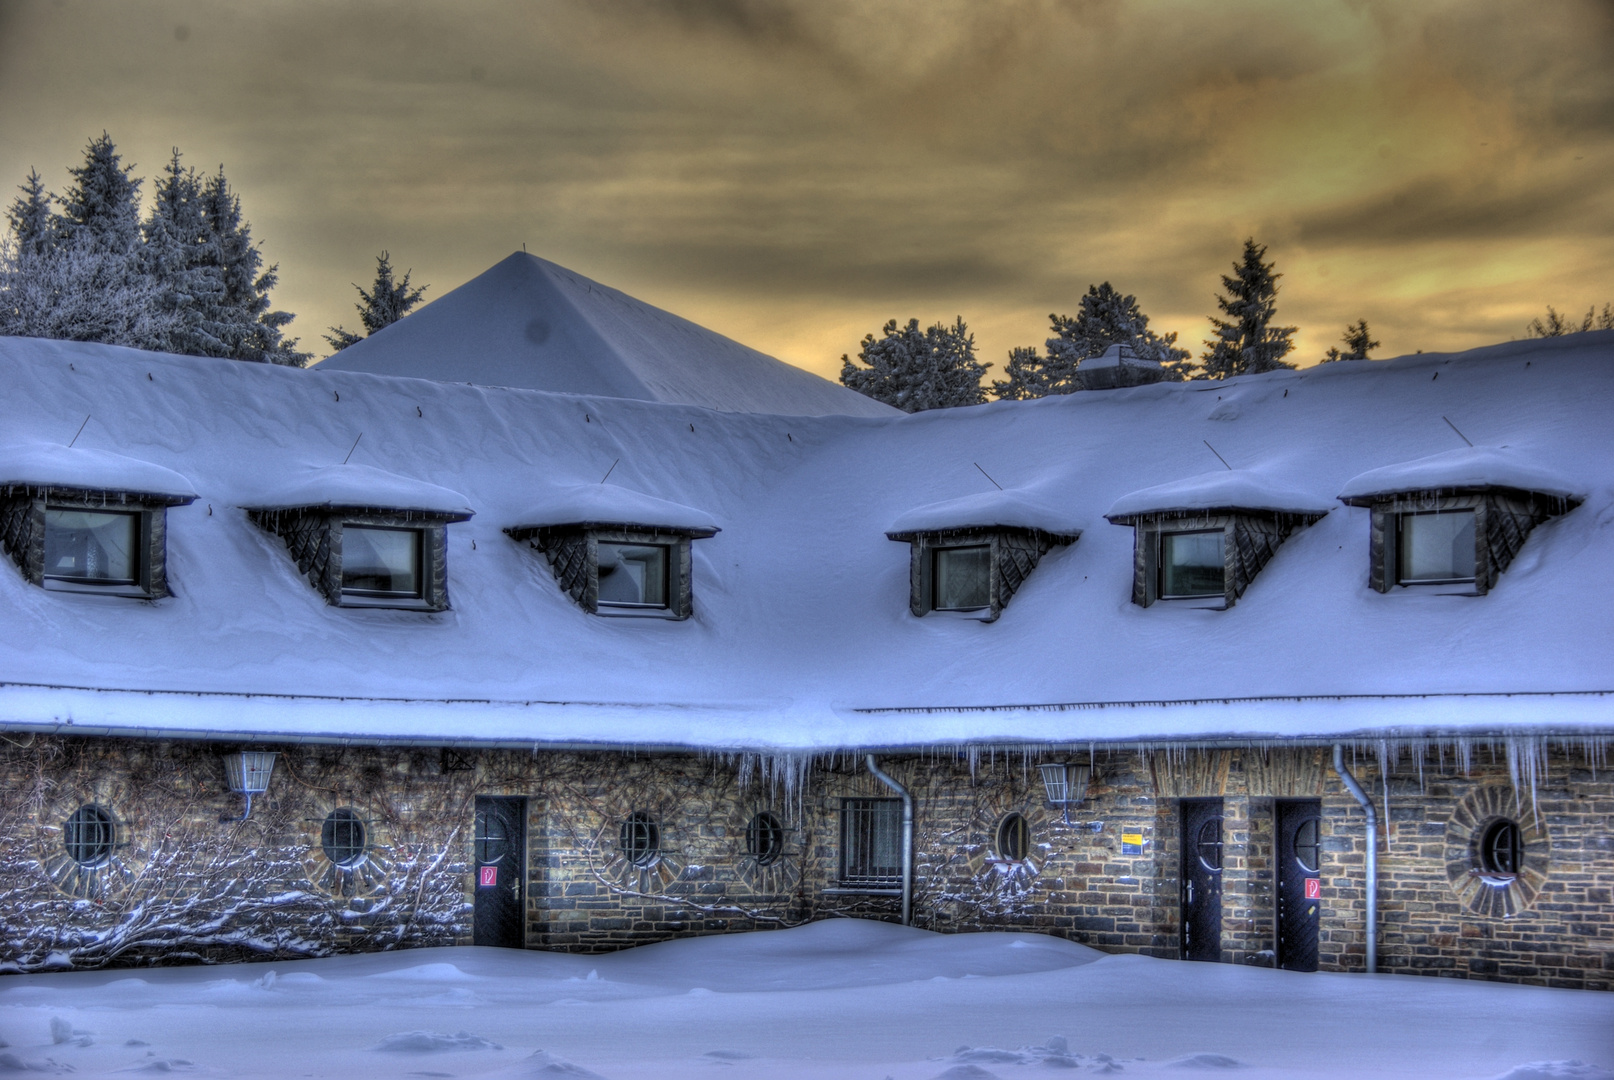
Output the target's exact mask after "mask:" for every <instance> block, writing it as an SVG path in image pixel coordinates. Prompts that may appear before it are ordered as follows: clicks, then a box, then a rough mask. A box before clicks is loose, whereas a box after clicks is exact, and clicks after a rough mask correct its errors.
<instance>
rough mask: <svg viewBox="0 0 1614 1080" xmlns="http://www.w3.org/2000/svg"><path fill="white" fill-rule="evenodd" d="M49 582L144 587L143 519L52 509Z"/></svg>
mask: <svg viewBox="0 0 1614 1080" xmlns="http://www.w3.org/2000/svg"><path fill="white" fill-rule="evenodd" d="M44 576H45V578H46V579H47V580H51V581H71V582H74V583H76V584H80V585H136V584H138V583H139V579H140V514H139V513H138V512H134V513H130V512H127V511H121V510H78V509H67V508H54V507H47V508H46V510H45V574H44Z"/></svg>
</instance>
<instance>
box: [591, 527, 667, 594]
mask: <svg viewBox="0 0 1614 1080" xmlns="http://www.w3.org/2000/svg"><path fill="white" fill-rule="evenodd" d="M599 567H600V603H602V604H612V605H621V606H633V607H661V608H664V607H666V606H667V548H666V547H665V546H664V545H661V544H607V543H601V544H600V545H599Z"/></svg>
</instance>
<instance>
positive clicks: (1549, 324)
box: [1524, 304, 1614, 337]
mask: <svg viewBox="0 0 1614 1080" xmlns="http://www.w3.org/2000/svg"><path fill="white" fill-rule="evenodd" d="M1524 330H1525V335H1526V336H1527V337H1562V336H1563V335H1565V334H1584V333H1586V332H1587V331H1588V330H1614V304H1604V305H1603V310H1602V311H1601V312H1599V311H1598V310H1597V308H1596V306H1595V305H1594V306H1593V307H1591V308H1588V309H1587V311H1586V317H1585V318H1584V319H1582V320H1581V321H1580V322H1579V323H1578V324H1577V323H1576V322H1575V321H1574V319H1572V318H1570V317H1569V316H1567V315H1560V314H1558V312H1557V311H1555V310H1553V307H1552V305H1551V304H1548V305H1547V320H1546V322H1542V321H1541V320H1540V319H1532V320H1530V325H1528V326H1526V327H1525V328H1524Z"/></svg>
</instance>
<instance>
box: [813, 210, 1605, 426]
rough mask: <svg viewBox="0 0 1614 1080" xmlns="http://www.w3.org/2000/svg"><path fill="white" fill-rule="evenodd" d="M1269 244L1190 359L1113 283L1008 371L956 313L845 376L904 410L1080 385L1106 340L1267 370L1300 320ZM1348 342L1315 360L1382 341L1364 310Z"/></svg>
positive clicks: (1536, 329)
mask: <svg viewBox="0 0 1614 1080" xmlns="http://www.w3.org/2000/svg"><path fill="white" fill-rule="evenodd" d="M1266 253H1267V248H1266V245H1264V244H1258V243H1256V242H1255V239H1254V238H1253V237H1252V238H1249V239H1247V240H1245V241H1244V251H1243V254H1242V256H1241V258H1240V259H1239V261H1238V262H1236V263H1234V264H1233V273H1232V274H1231V275H1228V274H1224V275H1222V294H1221V295H1219V296H1217V297H1216V304H1217V307H1218V308H1219V313H1218V315H1212V316H1211V317H1210V322H1211V336H1210V338H1209V340H1207V341H1206V342H1205V343H1204V345H1205V348H1204V351H1203V352H1202V353H1201V354H1200V357H1199V362H1198V363H1197V364H1196V363H1195V362H1194V360H1193V359H1192V357H1193V354H1192V353H1191V352H1190V351H1189V350H1188V349H1185V348H1182V347H1180V346H1179V345H1178V344H1177V335H1176V333H1169V334H1165V335H1164V336H1162V335H1160V334H1158V333H1156V332H1155V331H1154V330H1152V329H1150V327H1149V316H1147V315H1145V314H1144V313H1143V311H1142V310H1141V309H1140V308H1139V307H1138V301H1137V297H1135V296H1130V295H1126V294H1123V293H1121V292H1120V291H1119V290H1117V289H1116V288H1115V287H1114V286H1112V285H1111V284H1110V283H1109V282H1107V281H1106V282H1104V283H1103V284H1101V285H1090V286H1088V289H1087V294H1086V295H1085V296H1083V297H1082V298H1081V300H1080V303H1079V306H1078V308H1077V311H1076V314H1075V315H1074V316H1069V315H1059V314H1051V315H1049V316H1048V319H1049V326H1050V329H1051V330H1052V331H1053V336H1052V337H1050V338H1048V339H1047V341H1045V342H1044V343H1043V349H1042V351H1040V352H1039V351H1038V350H1037V348H1036V347H1035V346H1018V347H1016V348H1013V349H1010V350H1009V356H1008V362H1007V363H1006V364H1005V365H1004V368H1003V374H1004V376H1005V377H1004V378H1002V379H994V380H992V381H991V383H990V384H984V383H983V382H982V379H983V378H984V377H985V375H986V373H987V370H988V369H989V368H991V367H992V364H991V363H989V362H985V361H982V360H980V359H979V358H978V357H977V356H976V353H975V337H974V335H973V334H971V333H970V332H969V327H968V326H967V325H966V324H965V322H964V320H963V318H962V317H959V318H958V319H956V320H955V321H954V322H953V324H952V325H948V324H946V323H937V324H936V325H934V326H931V327H928V328H926V329H923V330H921V329H920V326H919V320H918V319H909V320H908V322H907V325H905V326H904V325H899V324H898V322H897V321H896V320H895V319H893V320H891V321H890V322H888V323H886V324H885V327H884V328H883V329H882V331H881V336H880V337H875V335H873V334H869V335H868V336H866V337H865V338H864V339H863V343H862V347H861V348H860V349H859V350H858V355H857V360H856V361H854V360H853V359H852V358H851V357H850V356H847V355H844V354H843V355H842V356H841V382H842V384H844V385H845V386H848V387H850V388H851V389H853V390H856V391H858V392H859V393H861V394H865V395H867V396H868V397H872V398H875V399H876V400H878V401H883V402H885V403H886V404H888V405H894V406H896V407H897V408H899V409H902V410H903V411H904V412H921V411H923V410H926V409H944V408H951V407H954V406H959V405H980V404H983V403H985V402H986V401H988V400H994V399H995V400H998V401H1022V400H1026V399H1028V398H1040V397H1048V396H1050V395H1054V394H1070V393H1075V392H1076V391H1079V390H1082V389H1084V388H1085V387H1084V385H1083V381H1082V378H1081V376H1080V371H1081V365H1082V363H1083V361H1086V360H1091V359H1093V358H1094V357H1098V356H1102V355H1103V354H1104V353H1105V352H1106V351H1107V350H1109V349H1110V348H1111V347H1112V346H1116V345H1121V346H1125V347H1126V348H1127V349H1128V350H1130V351H1131V353H1132V354H1133V355H1134V356H1136V357H1137V358H1139V359H1142V360H1145V361H1153V362H1155V363H1158V364H1159V365H1160V369H1161V371H1162V373H1163V377H1164V379H1165V380H1167V381H1175V382H1182V381H1184V380H1188V379H1227V378H1232V377H1233V376H1235V375H1251V374H1258V373H1260V372H1264V371H1277V370H1279V369H1285V368H1293V367H1294V366H1295V365H1294V364H1293V363H1291V362H1289V360H1287V359H1285V357H1288V356H1289V355H1290V354H1291V352H1292V351H1293V350H1294V340H1293V339H1294V335H1295V334H1296V333H1297V332H1298V331H1299V327H1295V326H1280V325H1278V323H1277V296H1278V279H1279V278H1281V277H1282V276H1283V275H1282V274H1279V273H1278V272H1277V271H1276V270H1275V265H1276V264H1275V262H1269V261H1267V260H1266ZM1525 329H1526V333H1527V334H1528V335H1529V336H1531V337H1554V336H1558V335H1560V334H1567V333H1577V332H1581V331H1586V330H1592V329H1599V330H1611V329H1614V305H1609V304H1605V305H1603V310H1602V312H1601V313H1599V312H1597V311H1595V310H1593V311H1589V312H1587V314H1586V317H1585V318H1584V319H1583V320H1581V321H1579V322H1576V321H1575V320H1573V319H1570V318H1566V317H1564V316H1561V315H1559V314H1558V313H1557V312H1556V311H1554V310H1553V309H1552V308H1551V307H1548V308H1547V319H1546V321H1543V320H1541V319H1536V320H1534V321H1533V322H1532V323H1530V324H1529V325H1528V326H1527V327H1526V328H1525ZM1341 342H1342V343H1343V344H1344V345H1345V348H1344V349H1343V350H1341V349H1340V348H1338V347H1337V346H1336V347H1332V348H1330V349H1329V350H1328V351H1327V353H1325V354H1324V355H1323V356H1322V357H1321V358H1320V361H1319V362H1321V363H1332V362H1335V361H1340V360H1366V359H1369V357H1370V354H1371V353H1372V351H1373V350H1374V349H1376V348H1378V347H1379V342H1378V341H1376V340H1375V339H1374V338H1373V333H1372V331H1371V330H1370V329H1369V327H1368V324H1367V320H1366V319H1358V320H1357V321H1356V322H1354V323H1351V324H1350V325H1348V326H1347V327H1346V328H1345V333H1344V334H1343V335H1342V336H1341Z"/></svg>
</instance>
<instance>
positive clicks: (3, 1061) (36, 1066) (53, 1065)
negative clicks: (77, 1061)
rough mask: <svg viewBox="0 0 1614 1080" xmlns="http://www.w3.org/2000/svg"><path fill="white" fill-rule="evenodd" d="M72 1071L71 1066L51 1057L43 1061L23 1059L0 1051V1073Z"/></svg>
mask: <svg viewBox="0 0 1614 1080" xmlns="http://www.w3.org/2000/svg"><path fill="white" fill-rule="evenodd" d="M72 1071H73V1066H71V1065H63V1064H62V1063H61V1062H59V1061H55V1060H53V1059H51V1058H46V1059H45V1060H44V1061H24V1060H23V1059H22V1058H20V1057H18V1056H17V1055H16V1054H12V1053H0V1073H7V1072H32V1073H64V1072H72Z"/></svg>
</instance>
